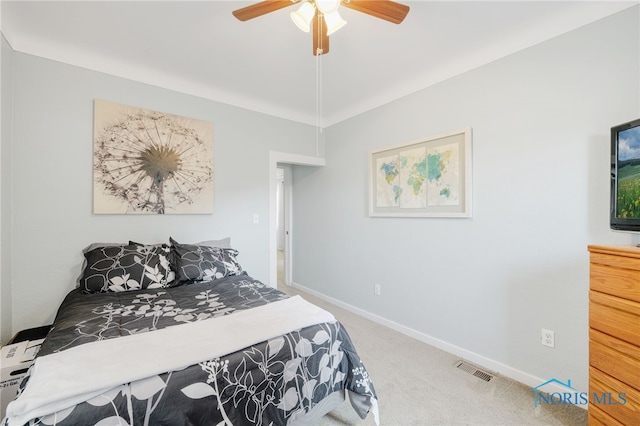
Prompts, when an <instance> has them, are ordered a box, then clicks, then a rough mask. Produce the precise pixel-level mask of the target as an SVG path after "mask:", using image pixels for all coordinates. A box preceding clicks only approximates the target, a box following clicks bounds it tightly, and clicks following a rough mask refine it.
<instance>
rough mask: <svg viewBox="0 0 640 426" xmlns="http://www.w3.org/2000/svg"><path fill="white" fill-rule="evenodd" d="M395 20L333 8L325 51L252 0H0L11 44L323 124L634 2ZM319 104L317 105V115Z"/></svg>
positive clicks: (427, 8) (433, 10) (462, 6)
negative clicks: (240, 14)
mask: <svg viewBox="0 0 640 426" xmlns="http://www.w3.org/2000/svg"><path fill="white" fill-rule="evenodd" d="M400 2H401V3H404V4H407V5H409V6H410V7H411V10H410V11H409V15H408V16H407V18H406V19H405V21H404V22H403V23H402V24H400V25H395V24H391V23H389V22H386V21H383V20H380V19H377V18H374V17H371V16H368V15H364V14H362V13H359V12H355V11H353V10H350V9H346V8H342V9H341V14H342V16H343V18H344V19H346V20H347V21H348V24H347V25H346V26H345V27H343V28H342V29H341V30H340V31H338V32H337V33H335V34H333V35H332V36H331V44H330V47H331V49H330V52H329V53H328V54H326V55H323V56H321V57H319V59H318V58H316V57H315V56H313V55H312V48H311V45H312V42H311V34H305V33H303V32H301V31H300V30H299V29H297V27H295V25H294V24H293V23H292V21H291V20H290V18H289V13H290V12H291V11H293V10H295V9H296V6H291V7H288V8H285V9H282V10H279V11H276V12H273V13H270V14H268V15H265V16H262V17H259V18H256V19H253V20H250V21H247V22H240V21H238V20H236V19H235V18H234V17H233V16H232V14H231V12H232V11H233V10H235V9H238V8H240V7H243V6H246V5H249V4H252V3H254V2H252V1H195V2H190V1H164V2H157V1H68V2H57V1H30V0H22V1H7V0H2V2H1V3H0V7H1V9H0V13H1V25H2V27H1V29H2V33H3V34H4V36H5V37H6V39H7V40H8V42H9V43H10V45H11V46H12V47H13V49H14V50H16V51H19V52H24V53H29V54H33V55H36V56H42V57H45V58H49V59H53V60H57V61H61V62H65V63H69V64H73V65H77V66H80V67H84V68H88V69H92V70H97V71H102V72H106V73H109V74H113V75H117V76H121V77H125V78H129V79H133V80H136V81H141V82H145V83H149V84H153V85H157V86H161V87H165V88H169V89H173V90H177V91H180V92H184V93H189V94H193V95H197V96H201V97H204V98H208V99H212V100H215V101H220V102H224V103H228V104H231V105H236V106H239V107H243V108H247V109H251V110H256V111H260V112H264V113H267V114H270V115H274V116H278V117H283V118H287V119H291V120H295V121H300V122H304V123H309V124H313V125H320V126H322V127H324V126H329V125H331V124H334V123H337V122H339V121H342V120H344V119H346V118H349V117H352V116H354V115H356V114H359V113H362V112H364V111H367V110H369V109H371V108H375V107H376V106H379V105H382V104H384V103H387V102H390V101H392V100H394V99H397V98H399V97H401V96H404V95H407V94H409V93H411V92H414V91H416V90H419V89H422V88H424V87H428V86H429V85H432V84H434V83H437V82H438V81H442V80H444V79H446V78H449V77H451V76H454V75H457V74H460V73H462V72H465V71H468V70H470V69H473V68H476V67H478V66H482V65H484V64H486V63H488V62H491V61H493V60H496V59H499V58H501V57H503V56H506V55H508V54H511V53H514V52H516V51H518V50H522V49H524V48H526V47H529V46H532V45H534V44H537V43H540V42H543V41H545V40H547V39H549V38H551V37H554V36H557V35H560V34H562V33H565V32H567V31H570V30H573V29H575V28H577V27H580V26H583V25H586V24H588V23H590V22H593V21H595V20H598V19H601V18H603V17H605V16H607V15H610V14H613V13H616V12H619V11H620V10H623V9H625V8H627V7H631V6H633V5H636V4H638V1H637V0H636V1H596V2H587V1H565V2H557V1H540V0H537V1H494V2H489V1H437V2H434V1H400ZM319 112H321V113H319Z"/></svg>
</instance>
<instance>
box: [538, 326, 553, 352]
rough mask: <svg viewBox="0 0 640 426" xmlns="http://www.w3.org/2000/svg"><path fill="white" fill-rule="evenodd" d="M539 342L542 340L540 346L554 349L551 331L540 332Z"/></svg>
mask: <svg viewBox="0 0 640 426" xmlns="http://www.w3.org/2000/svg"><path fill="white" fill-rule="evenodd" d="M540 337H541V340H542V346H548V347H550V348H555V347H556V342H555V334H554V332H553V331H551V330H545V329H544V328H543V329H542V330H541V335H540Z"/></svg>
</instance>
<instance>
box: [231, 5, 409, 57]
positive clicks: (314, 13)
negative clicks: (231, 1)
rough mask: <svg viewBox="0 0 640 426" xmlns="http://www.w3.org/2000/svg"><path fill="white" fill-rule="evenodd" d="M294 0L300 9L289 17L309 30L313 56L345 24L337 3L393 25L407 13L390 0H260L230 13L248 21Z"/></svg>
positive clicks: (322, 51)
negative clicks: (311, 34)
mask: <svg viewBox="0 0 640 426" xmlns="http://www.w3.org/2000/svg"><path fill="white" fill-rule="evenodd" d="M298 3H300V8H299V9H298V10H296V11H295V12H291V18H292V19H293V22H295V24H296V25H297V26H298V27H299V28H300V29H301V30H303V31H305V32H309V31H310V30H312V32H313V54H314V55H315V56H317V55H324V54H325V53H329V35H331V34H332V33H334V32H335V31H337V30H338V29H339V28H341V27H342V26H343V25H344V24H346V21H345V20H344V19H342V18H341V17H340V15H339V14H338V7H339V6H341V5H342V6H344V7H347V8H349V9H353V10H357V11H358V12H362V13H366V14H367V15H371V16H375V17H376V18H380V19H384V20H385V21H389V22H393V23H394V24H399V23H401V22H402V21H403V20H404V18H405V17H406V16H407V14H408V13H409V6H406V5H404V4H400V3H396V2H394V1H391V0H264V1H261V2H259V3H255V4H252V5H250V6H246V7H243V8H241V9H237V10H234V11H233V16H235V17H236V18H238V19H239V20H240V21H248V20H249V19H253V18H257V17H258V16H262V15H266V14H267V13H271V12H275V11H276V10H280V9H283V8H285V7H288V6H291V5H294V4H298Z"/></svg>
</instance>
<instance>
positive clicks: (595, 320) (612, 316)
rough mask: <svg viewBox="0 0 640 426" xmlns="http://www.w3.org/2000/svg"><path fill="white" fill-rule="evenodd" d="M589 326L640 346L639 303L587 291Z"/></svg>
mask: <svg viewBox="0 0 640 426" xmlns="http://www.w3.org/2000/svg"><path fill="white" fill-rule="evenodd" d="M589 300H590V302H591V303H590V304H589V327H591V328H593V329H596V330H598V331H601V332H603V333H606V334H609V335H611V336H613V337H616V338H618V339H620V340H624V341H625V342H629V343H631V344H633V345H637V346H640V303H637V302H632V301H629V300H625V299H621V298H619V297H614V296H610V295H608V294H603V293H599V292H597V291H590V292H589Z"/></svg>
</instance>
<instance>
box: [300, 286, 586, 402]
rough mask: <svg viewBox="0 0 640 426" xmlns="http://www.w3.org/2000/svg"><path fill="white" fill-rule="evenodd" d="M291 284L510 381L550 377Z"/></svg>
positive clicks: (536, 382)
mask: <svg viewBox="0 0 640 426" xmlns="http://www.w3.org/2000/svg"><path fill="white" fill-rule="evenodd" d="M291 286H292V287H294V288H298V289H300V290H301V291H304V292H306V293H309V294H311V295H313V296H315V297H317V298H319V299H322V300H325V301H327V302H329V303H331V304H333V305H336V306H337V307H339V308H342V309H344V310H346V311H349V312H352V313H354V314H356V315H359V316H361V317H363V318H366V319H368V320H370V321H373V322H375V323H377V324H380V325H383V326H385V327H388V328H390V329H392V330H395V331H397V332H398V333H401V334H404V335H406V336H409V337H412V338H414V339H416V340H419V341H421V342H423V343H426V344H427V345H430V346H433V347H435V348H438V349H441V350H443V351H445V352H448V353H450V354H453V355H455V356H458V357H460V358H462V359H464V360H466V361H469V362H471V363H472V364H475V365H476V366H478V367H482V368H483V369H486V370H488V371H489V372H493V373H496V374H499V375H501V376H504V377H507V378H509V379H511V380H515V381H516V382H519V383H522V384H524V385H526V386H530V387H531V388H532V389H533V388H535V387H538V386H540V384H541V383H545V382H547V381H548V380H549V379H548V378H546V379H542V378H540V377H536V376H534V375H532V374H529V373H526V372H524V371H521V370H518V369H517V368H513V367H510V366H508V365H506V364H503V363H501V362H498V361H495V360H493V359H491V358H487V357H485V356H483V355H480V354H477V353H475V352H472V351H470V350H468V349H465V348H462V347H460V346H457V345H453V344H451V343H448V342H445V341H444V340H441V339H437V338H435V337H433V336H429V335H428V334H425V333H422V332H420V331H417V330H414V329H412V328H409V327H406V326H404V325H402V324H398V323H397V322H394V321H391V320H388V319H386V318H384V317H381V316H379V315H376V314H372V313H371V312H368V311H365V310H364V309H360V308H357V307H355V306H353V305H350V304H348V303H345V302H342V301H340V300H338V299H334V298H332V297H329V296H326V295H324V294H322V293H319V292H317V291H316V290H312V289H310V288H307V287H305V286H303V285H300V284H298V283H295V282H292V283H291ZM539 390H540V391H543V392H545V393H554V392H559V393H564V392H566V391H567V389H566V388H565V387H562V386H560V385H558V384H556V383H549V384H547V385H545V386H544V387H543V388H541V389H539ZM532 404H533V394H532ZM578 406H579V407H581V408H584V409H586V408H587V406H586V405H578Z"/></svg>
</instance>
